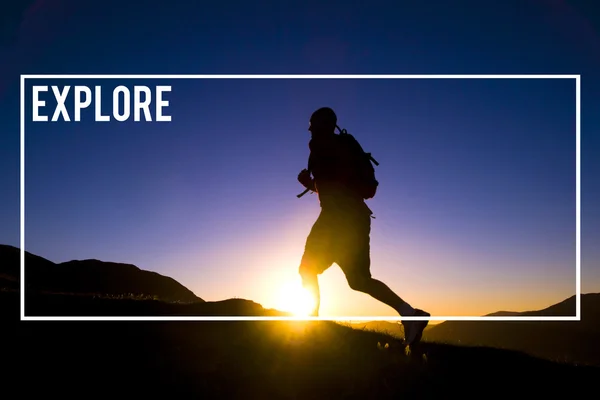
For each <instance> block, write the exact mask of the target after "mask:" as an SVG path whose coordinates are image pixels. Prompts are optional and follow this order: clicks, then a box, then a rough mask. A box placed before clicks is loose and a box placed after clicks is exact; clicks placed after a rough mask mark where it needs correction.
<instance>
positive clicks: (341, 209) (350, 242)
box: [298, 107, 429, 344]
mask: <svg viewBox="0 0 600 400" xmlns="http://www.w3.org/2000/svg"><path fill="white" fill-rule="evenodd" d="M336 126H337V116H336V115H335V112H334V111H333V110H332V109H331V108H328V107H323V108H320V109H318V110H317V111H315V112H314V113H313V114H312V116H311V118H310V126H309V128H308V130H309V131H310V132H311V134H312V138H311V140H310V142H309V148H310V156H309V161H308V167H309V168H308V169H304V170H302V171H301V172H300V174H298V181H299V182H300V183H301V184H302V185H303V186H304V187H305V188H307V189H309V190H311V191H313V192H316V193H317V194H318V197H319V201H320V203H321V212H320V214H319V217H318V218H317V220H316V222H315V224H314V225H313V227H312V229H311V231H310V234H309V235H308V238H307V239H306V245H305V249H304V254H303V256H302V260H301V262H300V268H299V272H300V276H301V277H302V284H303V286H304V287H305V288H306V289H307V290H309V291H310V292H311V293H312V295H313V296H314V299H315V303H316V306H315V309H314V311H313V313H312V315H313V316H318V313H319V305H320V293H319V280H318V275H320V274H322V273H323V272H324V271H325V270H327V269H328V268H329V267H330V266H331V265H332V264H333V263H336V264H337V265H338V266H339V267H340V268H341V269H342V271H343V272H344V274H345V276H346V279H347V281H348V285H349V286H350V287H351V288H352V289H354V290H357V291H360V292H363V293H367V294H369V295H371V296H372V297H374V298H375V299H377V300H379V301H381V302H383V303H385V304H387V305H389V306H390V307H392V308H393V309H395V310H396V311H397V312H398V313H399V314H400V315H401V316H405V317H406V316H424V317H428V316H429V313H427V312H425V311H423V310H420V309H414V308H413V307H411V306H410V305H409V304H408V303H407V302H406V301H404V300H403V299H401V298H400V297H399V296H398V295H396V294H395V293H394V292H393V291H392V290H391V289H390V288H389V287H388V286H387V285H386V284H384V283H383V282H381V281H378V280H376V279H374V278H372V277H371V272H370V266H371V265H370V264H371V260H370V233H371V215H372V214H373V212H372V211H371V210H370V209H369V207H368V206H367V205H366V203H365V201H364V199H363V197H362V196H360V195H359V194H358V192H357V189H356V181H357V179H356V165H355V164H356V158H355V156H354V155H353V154H351V152H350V150H349V149H348V147H347V146H343V145H341V140H340V135H337V134H336V133H335V128H336ZM311 174H312V177H311ZM427 323H428V321H402V324H403V325H404V332H405V341H406V343H407V344H414V343H417V342H418V341H419V340H420V339H421V336H422V333H423V330H424V329H425V327H426V326H427Z"/></svg>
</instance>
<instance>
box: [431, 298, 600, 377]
mask: <svg viewBox="0 0 600 400" xmlns="http://www.w3.org/2000/svg"><path fill="white" fill-rule="evenodd" d="M581 314H582V315H581V321H556V322H555V321H529V322H528V321H523V322H521V321H516V322H513V321H446V322H443V323H441V324H438V325H436V326H434V327H432V328H431V329H428V330H427V331H426V332H425V334H424V337H425V338H426V340H428V341H435V342H442V343H450V344H460V345H469V346H490V347H498V348H505V349H511V350H519V351H524V352H527V353H529V354H532V355H535V356H538V357H544V358H548V359H552V360H559V361H566V362H572V363H584V364H594V365H598V366H600V345H599V344H598V340H599V338H600V293H588V294H583V295H582V296H581ZM490 315H497V316H502V315H518V316H536V315H539V316H542V315H543V316H572V315H575V296H573V297H570V298H568V299H566V300H564V301H562V302H560V303H558V304H555V305H553V306H550V307H548V308H545V309H543V310H539V311H527V312H506V311H500V312H497V313H493V314H490Z"/></svg>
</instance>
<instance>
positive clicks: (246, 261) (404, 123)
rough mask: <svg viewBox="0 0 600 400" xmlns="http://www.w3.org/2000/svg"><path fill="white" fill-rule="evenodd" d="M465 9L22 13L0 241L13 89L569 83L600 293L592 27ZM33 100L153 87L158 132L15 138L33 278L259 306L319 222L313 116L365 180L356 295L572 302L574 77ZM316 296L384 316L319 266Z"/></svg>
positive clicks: (296, 6) (141, 129) (334, 307)
mask: <svg viewBox="0 0 600 400" xmlns="http://www.w3.org/2000/svg"><path fill="white" fill-rule="evenodd" d="M482 3H483V2H475V1H459V2H453V4H452V5H450V4H448V3H446V2H427V4H428V5H425V4H424V3H421V4H419V2H403V3H401V5H398V4H397V2H369V3H368V5H361V4H359V3H358V2H354V3H346V2H331V3H329V4H327V5H322V4H319V3H317V2H312V1H309V2H301V3H300V2H262V3H260V6H257V5H251V4H244V3H243V2H234V3H232V2H229V3H224V4H223V5H222V6H214V5H213V6H210V7H206V6H204V7H203V6H201V5H194V4H192V3H188V2H178V1H172V2H169V3H163V2H152V1H151V2H147V3H145V4H144V5H143V6H142V5H140V6H133V5H132V6H130V7H129V8H126V7H124V6H122V3H117V2H113V1H108V2H106V3H105V4H104V5H103V6H102V7H100V6H94V5H83V4H79V3H77V2H75V1H73V0H63V1H50V0H49V1H43V2H37V3H35V4H34V6H32V8H31V9H30V10H29V11H28V12H27V13H26V14H25V16H24V18H23V19H22V21H21V23H20V25H19V27H18V28H15V32H16V36H14V38H13V40H12V41H4V42H3V43H4V44H3V47H2V51H1V52H0V58H1V59H5V60H10V61H9V62H8V63H2V65H1V66H0V70H1V72H2V74H1V76H2V77H3V78H2V80H1V81H0V121H1V123H2V128H3V129H2V135H1V136H0V140H1V143H0V173H1V174H2V178H3V181H4V182H5V184H4V186H5V187H6V190H4V191H2V192H1V193H0V205H1V207H0V243H4V244H11V245H15V246H18V245H19V74H25V73H28V74H50V73H52V74H90V73H98V74H192V73H193V74H214V73H218V74H294V73H302V74H325V73H326V74H345V73H352V74H379V73H385V74H434V73H435V74H439V73H443V74H483V73H485V74H580V75H581V76H582V81H581V82H582V120H581V121H582V122H581V131H582V221H583V222H582V261H583V262H582V269H583V274H582V277H583V284H582V288H583V291H584V292H598V289H599V288H600V262H599V256H600V253H599V252H598V251H597V250H596V249H594V243H597V242H598V241H599V240H600V230H599V229H598V226H599V224H598V223H599V222H600V208H599V206H597V204H600V203H599V202H598V200H599V199H598V196H599V194H600V185H599V184H598V179H597V173H598V170H599V164H598V161H597V159H594V154H595V153H596V152H597V151H598V150H600V143H599V141H598V136H597V130H598V123H599V120H598V113H597V112H595V110H597V109H598V106H599V104H598V96H597V94H598V88H599V80H598V78H599V77H598V73H597V71H598V70H599V68H600V51H599V50H600V37H599V33H598V19H597V18H596V20H593V19H592V20H590V19H589V17H584V16H583V14H584V13H588V14H589V10H586V9H584V8H582V7H581V5H580V4H579V3H577V2H565V1H549V2H541V1H529V0H527V1H504V2H497V1H491V2H485V3H486V4H482ZM582 4H583V3H582ZM35 84H43V85H61V86H62V85H65V84H71V85H76V84H82V85H88V86H93V85H102V88H103V104H104V105H106V107H109V106H110V100H111V99H110V94H111V92H112V89H113V88H114V87H116V86H117V85H120V84H123V85H128V86H129V87H132V85H136V84H139V85H147V86H149V87H154V86H156V85H159V84H165V85H171V86H172V91H171V92H170V93H168V94H167V95H166V97H167V99H168V100H169V102H170V106H169V108H168V113H169V114H170V115H172V121H171V122H161V123H159V122H153V123H134V122H125V123H118V122H109V123H99V122H94V121H93V113H92V112H91V111H87V112H86V111H84V113H83V114H82V115H83V121H82V122H78V123H75V122H70V123H65V122H57V123H33V122H28V123H27V125H26V132H27V133H26V249H27V250H28V251H30V252H33V253H35V254H38V255H41V256H43V257H46V258H48V259H50V260H53V261H56V262H60V261H67V260H71V259H85V258H97V259H102V260H107V261H120V262H128V263H133V264H136V265H138V266H139V267H141V268H143V269H149V270H153V271H157V272H159V273H162V274H165V275H169V276H172V277H174V278H175V279H177V280H178V281H180V282H181V283H183V284H184V285H185V286H187V287H188V288H190V289H191V290H193V291H194V292H195V293H196V294H197V295H199V296H200V297H203V298H205V299H208V300H220V299H224V298H229V297H233V296H237V297H244V298H249V299H252V300H255V301H257V302H260V303H262V304H264V305H266V306H272V307H278V305H279V304H281V301H282V300H281V297H280V296H281V295H280V292H281V288H282V287H288V286H286V285H290V284H291V282H294V284H295V283H297V279H298V277H297V273H296V271H297V265H298V262H299V259H300V256H301V254H302V249H303V245H304V240H305V237H306V235H307V234H308V231H309V229H310V226H311V224H312V223H313V221H314V219H315V218H316V216H317V214H318V211H319V207H318V204H317V200H316V197H315V196H314V195H313V196H306V197H304V198H302V199H301V200H298V199H297V198H296V197H295V195H296V194H297V193H299V192H300V191H302V188H301V187H300V185H299V184H298V183H297V182H296V175H297V173H298V172H299V170H300V169H302V168H304V166H305V164H306V158H307V156H308V147H307V143H308V139H309V133H308V131H307V130H306V129H307V126H308V118H309V116H310V114H311V113H312V111H314V110H315V109H316V108H319V107H321V106H324V105H327V106H331V107H333V108H334V109H335V110H336V112H337V114H338V118H339V125H340V126H342V127H343V128H346V129H348V130H349V131H350V132H351V133H353V134H354V135H355V136H356V137H357V138H358V139H359V140H360V141H361V143H362V144H363V146H364V147H365V148H366V149H367V151H371V152H372V153H373V154H374V156H375V158H376V159H377V160H378V161H379V162H380V163H381V165H380V166H379V167H377V170H376V173H377V177H378V179H379V181H380V182H381V187H380V191H379V193H378V195H377V197H376V198H375V199H373V200H370V201H369V205H370V207H371V208H372V209H373V211H374V213H375V215H376V217H377V218H376V219H375V220H373V234H372V261H373V268H372V271H373V275H374V276H375V277H379V278H380V279H382V280H384V281H386V282H388V283H389V285H390V286H391V287H392V288H394V289H396V290H397V292H398V293H399V294H400V295H401V296H402V297H406V299H407V300H408V301H409V302H411V303H414V304H415V305H417V306H422V308H426V309H428V310H429V311H430V312H432V314H434V315H435V314H437V315H442V314H444V315H452V314H454V315H461V314H464V315H479V314H483V313H487V312H493V311H496V310H498V309H514V310H525V309H532V308H542V307H545V306H547V305H550V304H552V303H554V302H557V301H560V300H562V299H563V298H565V297H568V296H570V295H572V294H573V293H574V290H575V204H576V203H575V83H574V81H573V80H394V81H390V80H335V81H334V80H308V81H307V80H160V81H156V80H105V81H98V80H79V81H75V80H70V81H65V80H43V81H42V80H40V81H39V82H35ZM30 85H31V83H28V85H27V93H30V91H31V90H30ZM104 93H106V94H104ZM45 100H47V104H48V106H51V105H52V97H51V96H47V97H46V98H45ZM26 105H27V108H28V110H30V107H31V99H30V96H29V95H28V97H27V98H26ZM68 108H69V110H70V111H71V110H72V109H73V108H72V106H71V105H68ZM50 109H51V108H50ZM107 110H108V108H107ZM28 113H29V111H28ZM27 119H28V120H29V121H30V120H31V118H30V114H27ZM322 282H323V297H324V299H323V303H324V304H323V308H324V313H325V314H330V315H336V314H337V315H340V314H343V315H373V314H379V315H393V314H391V311H390V310H389V309H388V308H387V307H386V306H382V305H379V304H378V303H377V302H376V301H375V300H371V299H369V298H368V297H367V296H366V295H364V294H361V293H356V292H352V291H351V290H350V289H348V288H347V285H346V283H345V281H344V277H343V275H342V274H341V272H340V271H339V270H338V269H337V267H335V266H334V267H333V268H332V269H331V270H330V271H327V272H326V273H325V274H324V276H323V277H322Z"/></svg>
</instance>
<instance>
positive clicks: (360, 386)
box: [0, 260, 600, 399]
mask: <svg viewBox="0 0 600 400" xmlns="http://www.w3.org/2000/svg"><path fill="white" fill-rule="evenodd" d="M2 261H4V260H2ZM2 265H5V263H2ZM52 265H53V264H49V265H48V266H49V267H52ZM26 266H28V264H26ZM76 291H77V290H75V292H76ZM26 304H27V315H32V314H37V315H85V316H89V315H167V314H168V315H190V314H198V315H274V314H276V313H277V311H274V310H265V309H264V308H262V307H261V306H260V305H259V304H256V303H253V302H251V301H248V300H241V299H230V300H225V301H221V302H195V303H182V302H179V301H176V302H169V301H164V300H157V299H148V298H142V297H127V296H98V295H83V294H79V295H74V294H52V293H45V292H36V291H34V289H29V291H28V293H27V297H26ZM0 318H1V321H2V329H1V330H0V341H1V343H3V351H2V363H0V368H1V370H0V376H1V377H2V382H3V383H2V387H3V393H15V392H16V391H18V393H19V394H20V395H21V396H23V397H27V396H28V395H31V396H33V395H35V396H39V395H43V396H45V397H52V396H59V397H60V398H77V399H80V398H111V399H112V398H136V399H137V398H177V397H185V398H205V397H208V398H243V399H255V398H262V399H280V398H283V399H331V398H356V399H364V398H373V399H381V398H394V399H395V398H402V397H404V398H406V397H405V396H411V395H412V396H415V395H417V396H419V397H420V398H432V397H438V396H442V395H443V396H448V395H460V396H461V397H462V398H464V397H467V398H470V397H474V398H479V397H482V396H483V397H487V394H488V393H490V391H493V392H494V395H497V396H511V397H514V396H531V395H535V396H536V397H540V396H553V397H555V396H561V395H562V396H564V395H568V396H570V397H574V396H578V395H579V396H582V395H586V394H587V392H589V391H590V390H595V389H596V387H597V382H598V377H600V369H599V368H594V367H583V366H573V365H568V364H565V363H556V362H551V361H547V360H542V359H540V358H534V357H531V356H528V355H526V354H524V353H519V352H513V351H508V350H501V349H493V348H485V347H462V346H455V345H447V344H439V343H429V342H424V343H423V344H422V345H421V350H420V352H415V353H414V354H413V355H412V356H410V357H409V356H406V355H405V354H404V352H403V348H402V346H400V345H399V342H398V341H396V340H395V339H393V338H392V337H390V336H387V335H385V334H382V333H377V332H368V331H361V330H357V329H352V328H349V327H345V326H341V325H339V324H336V323H334V322H318V321H315V322H293V321H290V322H282V321H274V322H270V321H254V322H228V321H225V322H216V321H211V322H192V321H189V322H187V321H186V322H172V321H157V322H144V321H120V322H116V321H112V322H98V321H61V322H57V321H19V292H18V291H17V290H14V289H11V288H10V287H6V288H4V289H3V290H0ZM576 324H577V323H574V324H573V327H574V326H575V325H576ZM494 325H495V324H494ZM433 329H437V328H432V331H433ZM378 343H389V344H390V348H388V349H386V350H380V349H378V346H377V344H378ZM422 353H424V354H425V356H424V357H423V356H422ZM539 376H542V377H543V379H542V380H539V378H538V377H539Z"/></svg>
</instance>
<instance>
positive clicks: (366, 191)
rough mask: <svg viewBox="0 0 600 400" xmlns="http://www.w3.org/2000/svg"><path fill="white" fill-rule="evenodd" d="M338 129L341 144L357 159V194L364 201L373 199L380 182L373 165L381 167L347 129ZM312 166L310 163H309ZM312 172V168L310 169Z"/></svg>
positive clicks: (303, 193) (300, 195)
mask: <svg viewBox="0 0 600 400" xmlns="http://www.w3.org/2000/svg"><path fill="white" fill-rule="evenodd" d="M336 128H337V129H338V130H339V131H340V133H339V135H338V137H339V139H340V142H341V143H342V145H344V146H348V148H349V150H350V151H351V152H352V153H353V154H354V155H355V157H356V167H357V171H356V172H357V182H356V184H357V187H356V190H357V192H358V193H359V194H360V195H361V197H362V198H363V199H364V200H368V199H372V198H373V197H375V194H376V193H377V187H378V186H379V182H378V181H377V179H376V178H375V168H374V167H373V164H375V165H377V166H378V165H379V163H378V162H377V160H375V159H374V158H373V156H372V155H371V153H366V152H365V151H364V150H363V148H362V146H361V145H360V143H359V142H358V140H356V138H355V137H354V136H352V135H351V134H349V133H348V131H347V130H346V129H340V128H339V127H338V126H337V125H336ZM309 164H310V162H309ZM309 171H310V168H309ZM309 191H310V190H309V189H306V190H305V191H304V192H302V193H300V194H299V195H297V196H296V197H298V198H300V197H302V196H304V195H305V194H306V193H308V192H309Z"/></svg>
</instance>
